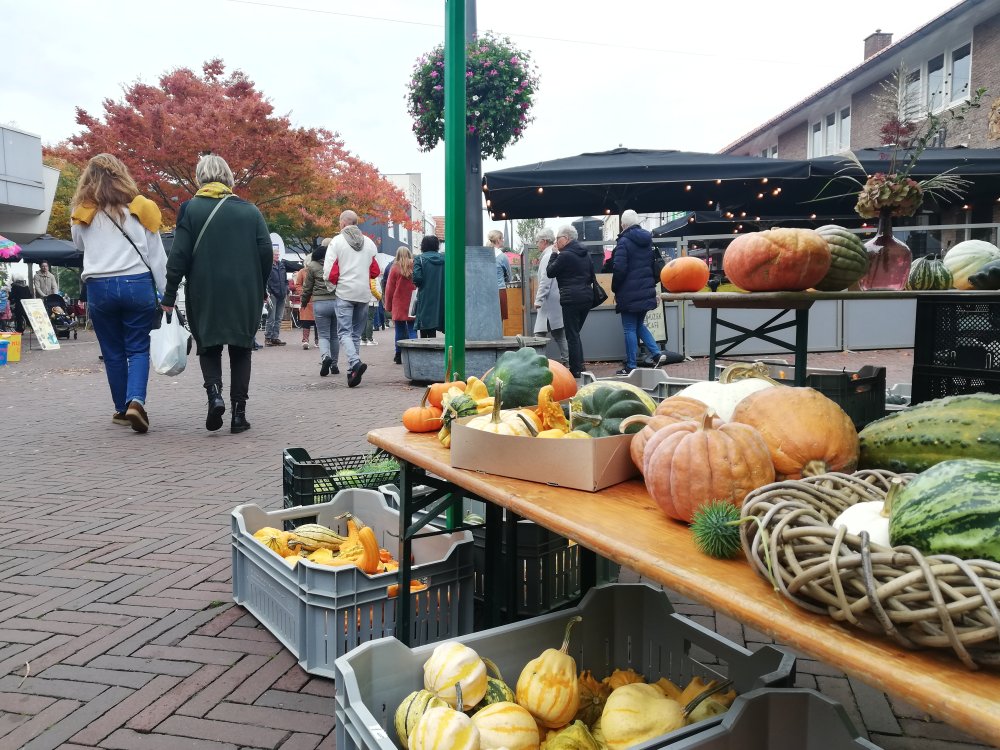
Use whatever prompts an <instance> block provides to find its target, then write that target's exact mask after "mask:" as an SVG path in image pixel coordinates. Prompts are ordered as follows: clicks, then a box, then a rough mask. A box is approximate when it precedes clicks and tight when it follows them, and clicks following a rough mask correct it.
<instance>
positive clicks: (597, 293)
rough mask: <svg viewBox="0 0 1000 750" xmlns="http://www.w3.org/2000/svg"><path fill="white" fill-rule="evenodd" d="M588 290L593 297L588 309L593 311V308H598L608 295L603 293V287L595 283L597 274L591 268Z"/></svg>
mask: <svg viewBox="0 0 1000 750" xmlns="http://www.w3.org/2000/svg"><path fill="white" fill-rule="evenodd" d="M590 289H591V292H592V293H593V295H594V298H593V301H592V303H591V305H590V309H591V310H593V309H594V308H595V307H600V306H601V305H603V304H604V303H605V302H607V300H608V293H607V292H606V291H604V287H603V286H601V285H600V284H599V283H598V281H597V274H595V273H594V269H593V267H591V269H590Z"/></svg>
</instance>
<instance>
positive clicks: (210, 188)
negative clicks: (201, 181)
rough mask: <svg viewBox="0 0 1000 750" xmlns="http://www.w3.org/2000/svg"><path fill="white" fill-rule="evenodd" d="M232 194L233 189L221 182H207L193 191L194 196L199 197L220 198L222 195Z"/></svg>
mask: <svg viewBox="0 0 1000 750" xmlns="http://www.w3.org/2000/svg"><path fill="white" fill-rule="evenodd" d="M232 194H233V189H232V188H231V187H229V186H228V185H223V184H222V183H221V182H209V183H208V184H207V185H202V186H201V189H200V190H199V191H198V192H197V193H195V196H196V197H200V198H221V197H222V196H224V195H232Z"/></svg>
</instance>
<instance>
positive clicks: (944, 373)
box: [910, 365, 1000, 405]
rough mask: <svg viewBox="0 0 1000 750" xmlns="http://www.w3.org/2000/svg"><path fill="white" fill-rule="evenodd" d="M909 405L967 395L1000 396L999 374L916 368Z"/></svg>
mask: <svg viewBox="0 0 1000 750" xmlns="http://www.w3.org/2000/svg"><path fill="white" fill-rule="evenodd" d="M912 388H913V390H912V396H911V398H910V404H911V405H915V404H919V403H922V402H924V401H930V400H932V399H935V398H944V397H945V396H960V395H962V394H964V393H997V394H1000V370H975V369H966V368H962V367H925V366H921V365H914V366H913V385H912Z"/></svg>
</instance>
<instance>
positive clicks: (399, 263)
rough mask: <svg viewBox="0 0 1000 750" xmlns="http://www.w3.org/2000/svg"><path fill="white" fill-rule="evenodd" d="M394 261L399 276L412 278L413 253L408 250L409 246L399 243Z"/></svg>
mask: <svg viewBox="0 0 1000 750" xmlns="http://www.w3.org/2000/svg"><path fill="white" fill-rule="evenodd" d="M395 263H396V268H398V269H399V275H400V276H402V277H403V278H404V279H412V278H413V253H411V252H410V248H408V247H407V246H406V245H400V246H399V249H398V250H397V251H396V261H395Z"/></svg>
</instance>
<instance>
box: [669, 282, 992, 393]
mask: <svg viewBox="0 0 1000 750" xmlns="http://www.w3.org/2000/svg"><path fill="white" fill-rule="evenodd" d="M660 297H661V298H662V299H663V300H665V301H667V302H685V301H686V302H691V303H692V304H693V305H694V306H695V307H699V308H708V309H710V310H711V311H712V312H711V323H710V326H711V327H710V329H709V349H708V379H709V380H714V379H715V361H716V358H717V357H722V356H725V355H726V354H727V353H729V352H730V351H732V350H733V349H734V348H736V347H737V346H739V345H740V344H742V343H744V342H746V341H753V340H758V341H766V342H767V343H769V344H772V345H773V346H777V347H780V348H781V349H783V350H785V351H788V352H790V353H792V354H794V355H795V384H796V385H805V384H806V377H807V371H806V361H807V359H808V354H809V309H810V308H811V307H812V306H813V305H814V304H815V303H816V302H822V301H826V300H832V301H847V300H859V301H860V300H876V299H889V300H902V299H916V300H917V314H916V316H915V323H914V325H916V324H917V323H916V321H918V320H920V318H921V303H922V302H926V301H928V300H933V299H934V298H947V299H961V300H963V301H968V302H977V301H986V302H993V301H996V300H997V299H998V297H1000V293H998V292H996V291H957V290H955V289H948V290H944V291H920V292H917V291H901V292H889V291H871V292H846V291H844V292H747V293H744V292H692V293H687V294H669V293H667V294H661V295H660ZM720 310H775V311H776V313H775V315H774V316H773V317H771V318H769V319H768V320H767V321H765V322H764V323H762V324H761V325H759V326H757V327H756V328H747V327H746V326H742V325H739V324H738V323H735V322H733V321H732V320H725V319H723V318H722V317H721V316H720V314H719V311H720ZM789 315H790V316H792V317H791V319H788V318H787V317H786V316H789ZM719 326H722V327H724V328H729V329H731V330H734V331H736V332H737V333H736V334H735V335H732V336H727V337H725V338H721V339H720V338H719V337H718V329H719ZM793 327H794V328H795V342H794V344H792V345H789V344H788V342H786V341H782V340H781V339H778V338H775V337H774V336H772V335H771V334H773V333H776V332H778V331H782V330H785V329H787V328H793Z"/></svg>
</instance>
